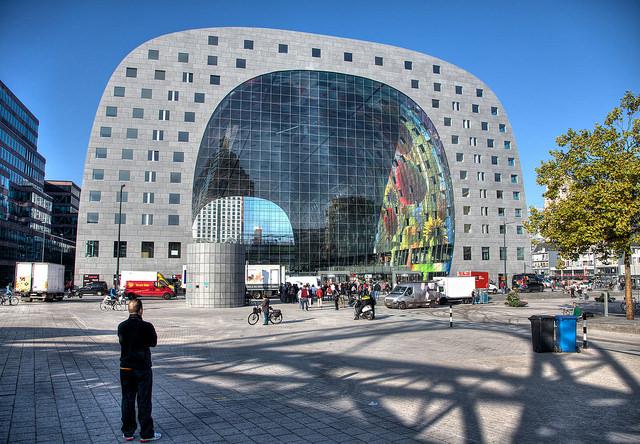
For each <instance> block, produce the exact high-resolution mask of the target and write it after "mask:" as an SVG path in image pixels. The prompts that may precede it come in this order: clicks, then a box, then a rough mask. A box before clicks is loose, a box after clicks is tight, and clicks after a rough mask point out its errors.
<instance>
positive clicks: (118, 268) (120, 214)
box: [115, 184, 124, 290]
mask: <svg viewBox="0 0 640 444" xmlns="http://www.w3.org/2000/svg"><path fill="white" fill-rule="evenodd" d="M122 190H124V184H122V185H120V210H119V211H118V246H117V248H116V278H115V286H116V290H118V289H120V231H121V228H122Z"/></svg>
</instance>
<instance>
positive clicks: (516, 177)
mask: <svg viewBox="0 0 640 444" xmlns="http://www.w3.org/2000/svg"><path fill="white" fill-rule="evenodd" d="M511 183H518V175H517V174H512V175H511Z"/></svg>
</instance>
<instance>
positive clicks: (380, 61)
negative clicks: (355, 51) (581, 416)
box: [373, 56, 384, 66]
mask: <svg viewBox="0 0 640 444" xmlns="http://www.w3.org/2000/svg"><path fill="white" fill-rule="evenodd" d="M373 63H375V64H376V66H382V65H383V64H384V59H383V58H382V57H378V56H376V57H374V59H373Z"/></svg>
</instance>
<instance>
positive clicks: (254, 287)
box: [244, 265, 284, 299]
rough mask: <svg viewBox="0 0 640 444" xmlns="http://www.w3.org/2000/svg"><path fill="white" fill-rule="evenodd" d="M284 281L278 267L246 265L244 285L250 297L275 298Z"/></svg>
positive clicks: (282, 272)
mask: <svg viewBox="0 0 640 444" xmlns="http://www.w3.org/2000/svg"><path fill="white" fill-rule="evenodd" d="M283 279H284V267H282V266H280V265H247V267H246V272H245V280H244V284H245V286H246V287H247V293H248V295H249V296H250V297H252V298H256V299H260V298H262V297H276V296H277V295H278V289H279V288H280V284H282V282H283Z"/></svg>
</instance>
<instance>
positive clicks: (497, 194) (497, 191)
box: [496, 190, 504, 199]
mask: <svg viewBox="0 0 640 444" xmlns="http://www.w3.org/2000/svg"><path fill="white" fill-rule="evenodd" d="M503 196H504V192H503V191H502V190H496V199H502V198H503Z"/></svg>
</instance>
